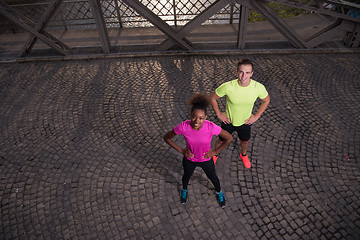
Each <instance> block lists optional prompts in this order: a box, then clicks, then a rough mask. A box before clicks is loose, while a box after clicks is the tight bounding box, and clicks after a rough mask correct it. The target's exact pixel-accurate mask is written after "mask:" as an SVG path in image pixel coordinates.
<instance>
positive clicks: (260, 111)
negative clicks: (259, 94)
mask: <svg viewBox="0 0 360 240" xmlns="http://www.w3.org/2000/svg"><path fill="white" fill-rule="evenodd" d="M269 103H270V96H269V94H268V95H267V96H266V97H265V98H263V99H261V105H260V107H259V109H258V111H257V112H256V114H255V115H252V114H251V116H250V117H249V118H248V119H247V120H245V124H253V123H254V122H256V121H257V120H258V119H259V118H260V116H261V114H263V112H264V111H265V109H266V108H267V106H268V105H269Z"/></svg>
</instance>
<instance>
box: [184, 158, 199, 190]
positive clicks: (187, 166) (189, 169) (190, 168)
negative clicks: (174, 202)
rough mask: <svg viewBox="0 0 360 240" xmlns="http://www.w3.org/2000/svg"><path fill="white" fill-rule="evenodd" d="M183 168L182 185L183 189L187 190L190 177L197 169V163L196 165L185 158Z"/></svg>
mask: <svg viewBox="0 0 360 240" xmlns="http://www.w3.org/2000/svg"><path fill="white" fill-rule="evenodd" d="M183 168H184V175H183V177H182V185H183V189H187V187H188V183H189V180H190V177H191V176H192V174H193V173H194V170H195V168H196V163H194V162H192V161H190V160H188V159H186V158H185V157H184V158H183Z"/></svg>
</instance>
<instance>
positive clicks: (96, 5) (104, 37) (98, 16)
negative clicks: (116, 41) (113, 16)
mask: <svg viewBox="0 0 360 240" xmlns="http://www.w3.org/2000/svg"><path fill="white" fill-rule="evenodd" d="M90 4H91V8H92V10H93V11H92V12H93V15H94V17H95V23H96V26H97V30H98V33H99V37H100V39H101V46H102V49H103V51H104V53H109V52H110V40H109V34H108V31H107V29H106V24H105V19H104V14H103V11H102V10H101V3H100V0H90Z"/></svg>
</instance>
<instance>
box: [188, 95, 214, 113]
mask: <svg viewBox="0 0 360 240" xmlns="http://www.w3.org/2000/svg"><path fill="white" fill-rule="evenodd" d="M188 103H189V105H190V106H192V107H191V112H194V111H195V110H197V109H200V110H203V111H204V112H205V115H206V110H207V108H208V107H209V105H210V103H211V102H210V97H209V96H208V95H207V94H204V93H195V94H194V95H193V96H192V97H191V98H190V99H189V102H188Z"/></svg>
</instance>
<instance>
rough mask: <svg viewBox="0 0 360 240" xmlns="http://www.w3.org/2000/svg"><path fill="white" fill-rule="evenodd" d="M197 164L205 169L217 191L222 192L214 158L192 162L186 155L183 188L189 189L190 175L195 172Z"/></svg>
mask: <svg viewBox="0 0 360 240" xmlns="http://www.w3.org/2000/svg"><path fill="white" fill-rule="evenodd" d="M197 166H199V167H201V168H202V169H203V170H204V172H205V174H206V176H207V177H208V178H209V179H210V181H211V182H212V184H213V185H214V187H215V190H216V191H217V192H220V191H221V187H220V180H219V178H218V176H217V175H216V171H215V164H214V161H213V160H212V159H210V160H209V161H206V162H192V161H190V160H188V159H186V158H185V157H184V158H183V168H184V175H183V177H182V184H183V188H184V189H187V187H188V183H189V180H190V177H191V176H192V174H193V173H194V170H195V168H196V167H197Z"/></svg>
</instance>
